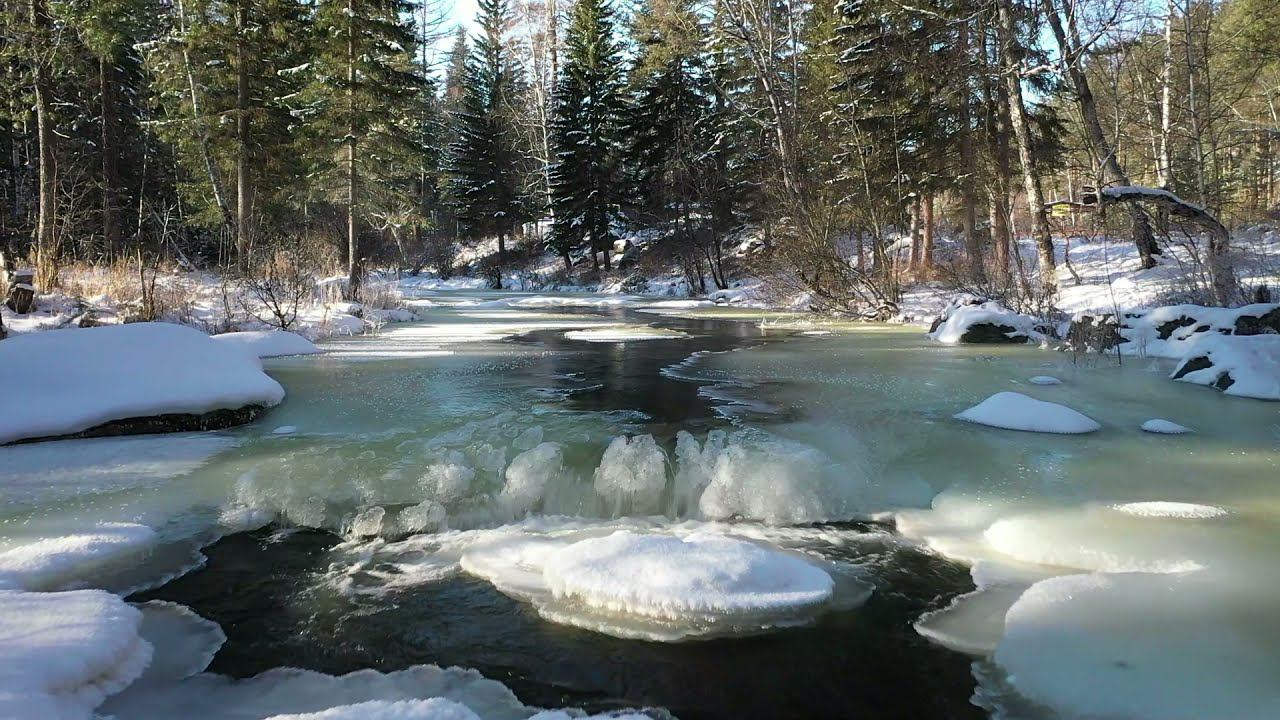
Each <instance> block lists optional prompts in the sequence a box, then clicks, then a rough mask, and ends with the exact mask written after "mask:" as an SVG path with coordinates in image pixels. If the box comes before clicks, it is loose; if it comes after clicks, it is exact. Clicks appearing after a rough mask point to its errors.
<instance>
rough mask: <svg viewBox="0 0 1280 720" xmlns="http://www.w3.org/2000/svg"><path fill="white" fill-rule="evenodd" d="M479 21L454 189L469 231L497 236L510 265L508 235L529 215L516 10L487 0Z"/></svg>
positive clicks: (459, 127) (465, 86)
mask: <svg viewBox="0 0 1280 720" xmlns="http://www.w3.org/2000/svg"><path fill="white" fill-rule="evenodd" d="M478 22H479V25H480V33H479V34H478V35H477V36H476V38H475V41H474V46H473V47H472V49H471V54H470V55H469V56H468V59H467V64H466V72H465V74H464V76H463V82H462V98H461V101H460V107H459V108H458V110H457V111H456V113H455V122H456V132H457V140H456V142H455V143H454V144H453V147H452V149H451V153H450V154H451V159H450V168H451V171H452V174H453V178H454V179H453V188H452V192H453V197H454V202H456V203H457V213H458V220H459V222H460V224H461V226H462V231H463V234H464V235H465V236H466V237H468V238H471V239H479V238H484V237H495V236H496V237H497V239H498V263H499V265H504V264H505V263H506V260H507V257H506V255H507V246H506V241H507V239H508V238H509V237H511V236H512V234H513V233H514V230H515V226H516V223H517V222H520V221H522V220H523V219H524V218H525V217H526V215H527V212H526V199H525V198H524V196H523V187H524V183H523V181H522V177H521V176H522V174H523V173H524V172H526V171H527V165H528V158H527V157H526V156H524V155H523V154H522V153H521V152H520V151H519V149H518V148H519V145H518V142H517V136H516V125H515V120H516V119H515V107H516V104H515V101H516V98H517V96H518V94H519V92H520V87H519V75H518V72H517V68H516V67H515V64H514V61H513V59H512V55H511V51H510V47H509V42H510V40H509V39H508V37H507V29H508V27H509V26H510V24H511V11H510V8H509V7H508V5H507V2H506V0H481V2H480V15H479V17H478Z"/></svg>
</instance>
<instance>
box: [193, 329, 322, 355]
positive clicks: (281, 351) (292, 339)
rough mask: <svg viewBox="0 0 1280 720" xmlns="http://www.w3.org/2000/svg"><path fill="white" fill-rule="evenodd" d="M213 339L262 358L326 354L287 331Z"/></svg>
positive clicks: (253, 333)
mask: <svg viewBox="0 0 1280 720" xmlns="http://www.w3.org/2000/svg"><path fill="white" fill-rule="evenodd" d="M211 337H212V338H213V339H214V340H216V341H217V342H220V343H225V344H227V345H232V346H234V347H239V348H242V349H244V350H246V351H248V352H250V353H253V354H254V355H256V356H257V357H260V358H269V357H282V356H285V355H315V354H316V353H320V352H324V351H323V350H321V349H320V348H318V347H316V346H315V343H312V342H311V341H310V340H308V339H306V338H304V337H302V336H301V335H299V334H297V333H291V332H289V331H287V330H246V331H244V332H230V333H222V334H221V335H212V336H211Z"/></svg>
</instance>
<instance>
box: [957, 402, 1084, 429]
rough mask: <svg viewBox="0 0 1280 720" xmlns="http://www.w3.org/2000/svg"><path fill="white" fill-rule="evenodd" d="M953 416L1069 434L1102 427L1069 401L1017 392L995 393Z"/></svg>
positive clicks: (996, 424)
mask: <svg viewBox="0 0 1280 720" xmlns="http://www.w3.org/2000/svg"><path fill="white" fill-rule="evenodd" d="M954 417H955V418H956V419H957V420H964V421H965V422H971V423H978V424H979V425H990V426H991V427H997V428H1004V429H1005V430H1024V431H1027V432H1043V433H1059V434H1066V435H1077V434H1081V433H1090V432H1093V431H1095V430H1098V429H1100V428H1101V427H1102V426H1101V425H1099V424H1098V423H1097V422H1095V421H1094V420H1093V419H1091V418H1089V417H1088V416H1086V415H1082V414H1081V413H1078V412H1076V411H1075V410H1072V409H1071V408H1069V407H1067V406H1066V405H1059V404H1057V403H1051V402H1045V401H1043V400H1036V399H1035V398H1032V397H1028V396H1026V395H1023V394H1022V393H1016V392H1000V393H996V394H995V395H992V396H991V397H989V398H987V399H986V400H983V401H982V402H980V403H978V404H977V405H974V406H973V407H971V408H969V409H968V410H965V411H964V412H962V413H958V414H956V415H955V416H954Z"/></svg>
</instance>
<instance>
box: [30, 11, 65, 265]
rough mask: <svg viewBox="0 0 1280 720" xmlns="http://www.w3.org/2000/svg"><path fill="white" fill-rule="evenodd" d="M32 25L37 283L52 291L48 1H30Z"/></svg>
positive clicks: (53, 177)
mask: <svg viewBox="0 0 1280 720" xmlns="http://www.w3.org/2000/svg"><path fill="white" fill-rule="evenodd" d="M28 9H29V11H30V17H29V20H30V22H31V28H32V48H31V51H32V53H31V54H32V60H33V63H32V64H33V65H34V66H35V67H34V70H35V76H34V82H33V90H34V91H35V108H36V143H37V145H38V152H39V156H40V160H39V172H40V183H39V198H40V205H39V212H38V214H37V216H36V278H35V279H36V286H37V287H38V288H40V289H42V290H48V289H49V288H51V287H53V286H54V285H55V284H56V283H57V281H58V248H57V247H56V243H57V235H56V234H55V231H54V220H55V213H56V212H57V193H58V180H57V177H56V175H55V172H56V163H57V156H56V154H55V149H54V143H55V142H56V140H55V138H56V135H54V132H53V118H52V117H50V103H51V102H52V100H53V89H52V81H51V80H50V72H49V64H50V62H52V58H51V57H50V54H51V53H52V47H51V42H50V40H51V39H50V32H51V28H52V26H53V21H52V19H51V18H50V17H49V8H48V5H47V4H46V3H45V0H30V3H29V8H28Z"/></svg>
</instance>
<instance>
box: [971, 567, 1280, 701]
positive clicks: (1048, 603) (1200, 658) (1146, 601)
mask: <svg viewBox="0 0 1280 720" xmlns="http://www.w3.org/2000/svg"><path fill="white" fill-rule="evenodd" d="M1274 591H1275V588H1274V587H1272V588H1266V587H1257V588H1248V589H1244V588H1236V587H1232V586H1231V584H1229V583H1228V584H1224V583H1223V582H1222V578H1220V577H1214V576H1213V575H1211V574H1208V573H1203V572H1197V573H1181V574H1149V573H1123V574H1087V575H1067V576H1063V577H1057V578H1051V579H1049V580H1044V581H1041V582H1039V583H1036V584H1035V585H1033V586H1032V587H1031V588H1030V589H1029V590H1027V591H1026V592H1025V593H1023V594H1022V596H1021V598H1020V599H1019V600H1018V601H1017V602H1016V603H1014V605H1013V607H1011V608H1010V609H1009V612H1008V614H1007V616H1006V618H1005V632H1004V637H1003V638H1002V639H1001V640H1000V643H999V646H998V647H997V649H996V652H995V660H996V662H997V663H998V664H999V665H1000V666H1001V667H1002V668H1003V669H1004V670H1005V671H1006V672H1007V673H1008V682H1009V683H1010V684H1011V685H1012V686H1013V687H1014V688H1016V689H1017V690H1018V691H1019V692H1020V693H1021V694H1023V695H1025V696H1026V697H1028V698H1030V699H1031V700H1034V701H1036V702H1038V703H1041V704H1043V705H1046V706H1049V707H1051V708H1053V709H1054V710H1056V711H1057V712H1058V713H1060V714H1061V715H1062V716H1064V717H1068V718H1126V719H1130V720H1204V718H1231V719H1232V720H1264V719H1270V718H1276V717H1280V683H1277V682H1276V678H1277V677H1280V654H1277V653H1276V648H1277V647H1280V645H1278V643H1280V631H1278V629H1277V625H1276V623H1275V620H1274V614H1275V612H1274V610H1275V608H1274V596H1273V594H1272V593H1274Z"/></svg>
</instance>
